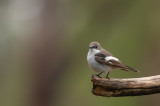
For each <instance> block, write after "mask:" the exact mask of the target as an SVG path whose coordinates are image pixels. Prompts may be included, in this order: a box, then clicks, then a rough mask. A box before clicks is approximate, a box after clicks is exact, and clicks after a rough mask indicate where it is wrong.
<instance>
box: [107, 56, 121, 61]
mask: <svg viewBox="0 0 160 106" xmlns="http://www.w3.org/2000/svg"><path fill="white" fill-rule="evenodd" d="M105 60H106V61H109V60H115V61H119V59H117V58H116V57H113V56H108V57H106V58H105Z"/></svg>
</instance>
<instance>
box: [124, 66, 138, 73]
mask: <svg viewBox="0 0 160 106" xmlns="http://www.w3.org/2000/svg"><path fill="white" fill-rule="evenodd" d="M125 66H126V67H125V68H124V69H122V70H125V71H129V70H131V71H134V72H139V71H138V70H136V69H134V68H132V67H129V66H127V65H125Z"/></svg>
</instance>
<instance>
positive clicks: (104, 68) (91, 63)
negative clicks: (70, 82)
mask: <svg viewBox="0 0 160 106" xmlns="http://www.w3.org/2000/svg"><path fill="white" fill-rule="evenodd" d="M99 52H100V51H99V50H96V49H92V50H89V52H88V55H87V61H88V64H89V66H90V68H91V69H93V70H94V71H96V72H104V73H108V72H109V71H111V70H112V69H111V67H110V66H107V65H103V64H100V63H98V62H97V61H96V60H95V57H94V56H95V54H96V53H99Z"/></svg>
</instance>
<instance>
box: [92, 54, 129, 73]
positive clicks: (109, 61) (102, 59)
mask: <svg viewBox="0 0 160 106" xmlns="http://www.w3.org/2000/svg"><path fill="white" fill-rule="evenodd" d="M95 60H96V61H97V62H98V63H100V64H104V65H109V66H113V67H115V68H120V69H122V70H126V71H127V70H128V68H127V67H126V66H125V65H124V64H122V62H121V61H120V60H119V59H117V58H116V57H112V56H108V57H106V55H104V54H103V53H97V54H96V55H95Z"/></svg>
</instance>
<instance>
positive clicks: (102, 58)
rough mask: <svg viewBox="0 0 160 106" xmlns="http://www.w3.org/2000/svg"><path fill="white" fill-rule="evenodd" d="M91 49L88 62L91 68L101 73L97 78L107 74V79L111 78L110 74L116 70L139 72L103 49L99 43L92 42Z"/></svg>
mask: <svg viewBox="0 0 160 106" xmlns="http://www.w3.org/2000/svg"><path fill="white" fill-rule="evenodd" d="M89 47H90V48H89V51H88V55H87V61H88V64H89V66H90V68H91V69H93V70H94V71H96V72H98V73H99V74H98V75H97V76H99V75H100V74H102V73H106V74H107V76H106V78H109V77H108V75H109V72H111V71H112V70H115V69H121V70H125V71H129V70H131V71H134V72H138V70H135V69H133V68H131V67H129V66H127V65H124V64H123V63H122V62H121V61H120V60H119V59H118V58H116V57H114V56H113V55H112V54H111V53H110V52H108V51H107V50H105V49H103V48H102V47H101V46H100V44H99V43H98V42H91V43H90V45H89Z"/></svg>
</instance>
